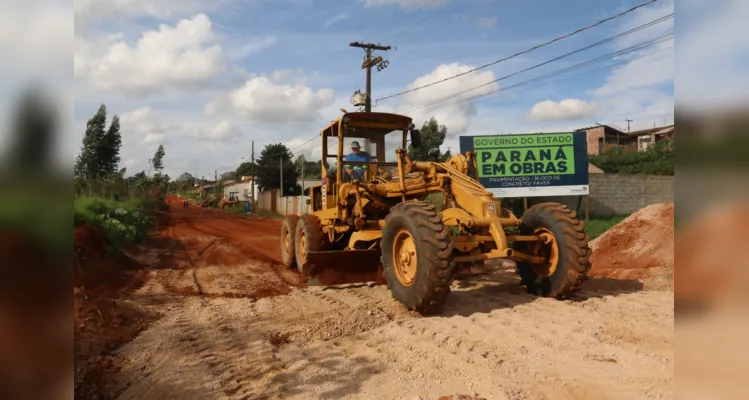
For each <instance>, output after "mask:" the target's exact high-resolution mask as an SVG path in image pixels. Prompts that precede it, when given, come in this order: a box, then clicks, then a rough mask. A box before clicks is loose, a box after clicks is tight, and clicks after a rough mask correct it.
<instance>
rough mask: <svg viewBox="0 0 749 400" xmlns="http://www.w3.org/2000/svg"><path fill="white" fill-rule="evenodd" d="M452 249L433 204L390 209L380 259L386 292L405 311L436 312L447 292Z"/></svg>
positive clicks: (414, 203) (450, 272)
mask: <svg viewBox="0 0 749 400" xmlns="http://www.w3.org/2000/svg"><path fill="white" fill-rule="evenodd" d="M452 250H453V243H452V240H451V238H450V231H449V230H448V229H447V227H445V225H444V224H443V223H442V216H441V215H440V214H438V213H437V212H436V211H435V208H434V205H428V204H427V203H425V202H422V201H409V202H404V203H400V204H397V205H396V206H394V207H393V208H391V209H390V213H389V214H388V216H387V217H386V218H385V227H384V228H383V230H382V242H381V251H382V256H381V258H380V260H381V262H382V266H383V268H384V275H385V280H386V282H387V286H388V289H390V293H391V294H392V295H393V297H394V298H395V299H396V300H398V301H399V302H400V303H402V304H403V305H404V306H406V307H407V308H408V309H409V310H415V311H418V312H420V313H429V312H433V311H437V310H438V309H439V308H440V307H441V306H442V304H443V303H444V302H445V298H446V297H447V295H448V294H449V293H450V284H451V283H452V280H453V265H452Z"/></svg>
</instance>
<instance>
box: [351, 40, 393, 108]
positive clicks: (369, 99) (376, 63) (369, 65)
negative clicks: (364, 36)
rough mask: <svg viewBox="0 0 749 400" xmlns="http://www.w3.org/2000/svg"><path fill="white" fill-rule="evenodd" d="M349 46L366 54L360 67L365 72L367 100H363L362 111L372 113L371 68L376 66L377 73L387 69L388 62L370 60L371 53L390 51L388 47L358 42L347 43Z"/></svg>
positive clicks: (379, 59) (376, 58) (381, 59)
mask: <svg viewBox="0 0 749 400" xmlns="http://www.w3.org/2000/svg"><path fill="white" fill-rule="evenodd" d="M349 46H351V47H359V48H362V49H364V51H365V52H366V55H365V56H364V62H363V63H362V65H361V67H362V69H365V70H367V93H366V94H367V98H366V100H365V101H366V102H365V104H364V110H365V111H366V112H371V111H372V67H375V66H376V67H377V70H378V71H382V70H383V69H385V68H387V66H388V64H389V62H388V61H387V60H385V59H383V58H382V57H381V56H377V57H375V58H372V52H373V51H374V50H382V51H388V50H390V46H381V45H379V44H373V43H359V42H353V43H349Z"/></svg>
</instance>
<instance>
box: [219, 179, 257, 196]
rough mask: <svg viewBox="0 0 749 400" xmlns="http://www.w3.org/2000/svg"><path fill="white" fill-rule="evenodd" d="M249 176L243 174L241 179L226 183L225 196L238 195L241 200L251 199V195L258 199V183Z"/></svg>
mask: <svg viewBox="0 0 749 400" xmlns="http://www.w3.org/2000/svg"><path fill="white" fill-rule="evenodd" d="M253 183H254V182H253V180H252V178H251V177H249V176H243V177H242V180H240V181H233V182H229V183H226V184H225V185H224V197H225V198H230V197H236V198H238V199H239V200H249V199H250V198H251V197H254V198H255V199H257V196H258V190H257V184H253Z"/></svg>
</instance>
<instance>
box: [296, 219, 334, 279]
mask: <svg viewBox="0 0 749 400" xmlns="http://www.w3.org/2000/svg"><path fill="white" fill-rule="evenodd" d="M294 238H295V247H296V250H295V251H296V253H295V256H296V257H295V258H296V266H297V269H298V270H299V272H301V273H304V271H305V269H307V268H308V267H309V262H308V261H307V254H308V253H309V252H310V251H324V250H327V249H328V247H329V246H328V244H329V241H328V235H326V234H325V232H323V230H322V224H321V223H320V219H319V218H317V217H316V216H314V215H310V214H307V215H303V216H302V217H301V218H299V222H298V223H297V225H296V233H295V235H294Z"/></svg>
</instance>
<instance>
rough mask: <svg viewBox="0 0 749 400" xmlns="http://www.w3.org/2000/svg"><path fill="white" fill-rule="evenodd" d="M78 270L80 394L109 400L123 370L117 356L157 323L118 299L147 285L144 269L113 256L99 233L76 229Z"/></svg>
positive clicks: (75, 316) (77, 385) (76, 306)
mask: <svg viewBox="0 0 749 400" xmlns="http://www.w3.org/2000/svg"><path fill="white" fill-rule="evenodd" d="M73 235H74V239H73V240H74V249H75V254H76V256H75V265H74V267H73V270H74V273H73V275H74V288H73V331H74V333H75V340H74V357H75V358H74V359H75V361H74V364H75V395H76V397H81V398H94V397H93V396H94V395H96V396H97V397H98V398H99V399H105V398H106V394H107V393H111V392H112V391H111V386H112V385H113V384H114V381H113V380H112V376H113V374H112V372H113V371H115V370H116V368H117V365H118V364H119V363H118V362H116V361H117V360H116V359H115V356H114V355H112V354H111V352H112V351H113V350H114V349H116V348H118V347H119V346H121V345H122V344H123V343H127V342H129V341H130V340H132V339H133V338H134V337H135V336H136V335H137V334H138V333H139V332H141V331H142V330H143V329H145V327H146V326H147V324H148V323H149V322H150V320H152V316H150V315H148V314H147V313H146V312H144V311H142V310H140V309H139V308H138V307H136V306H134V305H132V304H129V303H125V302H121V301H119V300H118V298H119V297H120V295H121V294H122V293H124V292H127V291H130V290H133V289H134V288H136V287H139V286H140V285H142V284H143V282H144V281H145V277H146V275H145V271H143V270H140V269H141V266H140V265H139V264H138V263H137V262H135V261H134V260H132V259H130V258H129V257H127V256H125V255H123V254H115V253H113V252H109V251H107V246H106V240H105V239H104V237H103V236H102V235H101V233H100V232H99V230H98V229H96V228H94V227H92V226H90V225H83V226H78V227H75V229H74V233H73Z"/></svg>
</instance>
